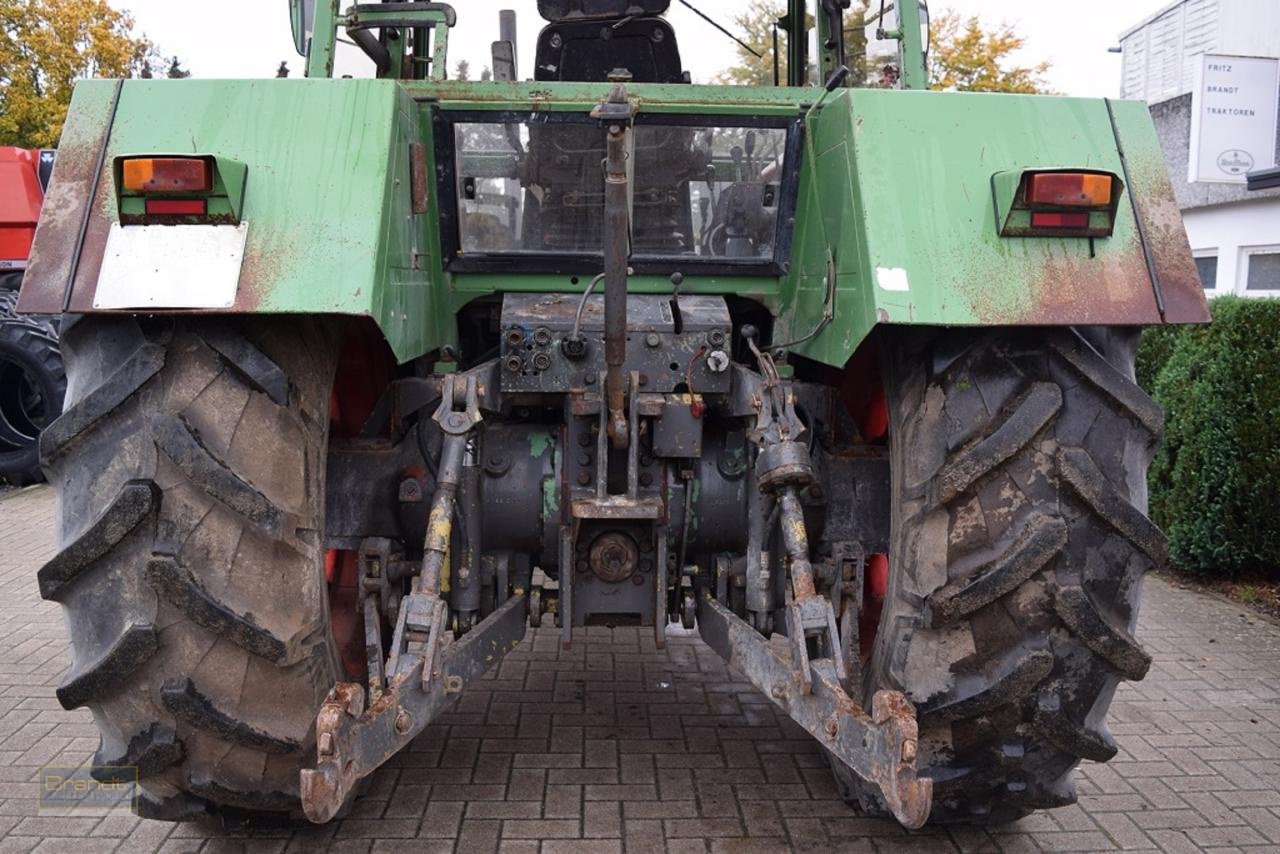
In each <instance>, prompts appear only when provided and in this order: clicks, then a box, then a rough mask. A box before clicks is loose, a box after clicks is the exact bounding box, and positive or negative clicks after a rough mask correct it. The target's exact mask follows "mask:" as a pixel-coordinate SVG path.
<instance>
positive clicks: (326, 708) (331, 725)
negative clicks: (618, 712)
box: [301, 371, 527, 823]
mask: <svg viewBox="0 0 1280 854" xmlns="http://www.w3.org/2000/svg"><path fill="white" fill-rule="evenodd" d="M478 376H479V372H478V371H477V372H471V373H469V374H464V375H451V376H449V377H447V378H446V380H445V382H444V383H443V387H442V389H441V391H442V394H441V402H440V407H439V409H437V410H436V413H435V415H434V420H435V421H436V423H437V424H438V425H439V426H440V429H441V430H442V431H443V432H444V444H443V447H442V449H441V454H440V457H441V459H440V467H439V477H438V479H437V484H436V491H435V495H434V497H433V499H432V502H431V513H430V517H429V519H428V523H427V536H426V541H425V543H424V544H423V560H422V568H421V571H420V572H419V574H418V576H417V577H416V578H415V579H414V580H413V590H412V592H411V593H410V594H409V595H408V596H406V597H405V598H404V600H403V601H402V602H401V605H400V611H399V616H398V620H397V622H396V627H395V632H394V634H393V636H392V641H391V656H390V659H389V661H388V663H387V668H386V679H387V683H388V684H386V685H385V687H384V686H383V685H382V684H381V681H382V674H381V671H380V669H378V670H375V669H371V670H370V673H371V684H370V691H369V696H368V697H367V698H366V692H365V689H364V688H363V687H362V686H361V685H358V684H356V683H354V682H339V683H338V684H337V685H335V686H334V687H333V689H332V690H331V691H330V692H329V696H328V697H327V698H326V699H325V701H324V704H323V705H322V706H321V707H320V712H319V714H318V715H317V716H316V754H317V763H316V767H315V768H314V769H312V768H306V769H303V771H302V779H301V794H302V809H303V812H304V813H306V816H307V818H309V819H310V820H311V821H314V822H318V823H322V822H326V821H329V820H330V819H332V818H333V817H334V816H335V815H337V814H338V812H339V810H341V809H342V806H343V805H344V804H345V803H346V802H347V800H348V799H349V798H350V797H351V795H352V793H353V792H354V791H355V786H356V784H357V783H358V782H359V781H360V780H361V779H362V778H364V777H366V776H368V775H369V774H371V773H372V772H373V771H375V770H376V769H377V768H378V767H379V766H380V765H382V764H383V763H384V762H386V761H387V760H388V759H390V758H391V757H392V756H394V755H395V754H396V753H397V752H398V751H400V750H401V749H402V748H403V747H404V746H405V745H406V744H408V743H409V742H410V741H411V740H412V739H413V738H414V736H416V735H417V734H418V733H420V732H421V731H422V730H423V729H425V728H426V726H427V724H428V723H430V722H431V721H432V720H433V719H434V718H435V717H436V716H438V715H439V714H440V713H441V712H443V711H444V710H445V708H446V706H447V705H448V704H449V703H450V702H451V701H452V700H453V699H454V697H455V696H456V695H457V694H459V693H461V691H462V689H463V688H464V687H466V685H467V684H468V683H469V682H471V681H472V680H474V679H476V678H478V677H479V676H480V675H482V674H483V673H484V672H485V671H486V670H488V669H489V667H490V666H492V665H493V664H494V663H496V662H497V661H498V660H500V659H501V658H502V657H503V656H504V655H506V654H507V653H508V652H510V651H511V650H512V649H513V648H515V646H516V645H517V644H519V643H520V641H521V640H523V639H524V633H525V624H526V617H527V602H526V599H525V597H523V596H516V597H512V598H510V599H508V600H507V601H506V602H505V603H504V604H503V605H502V606H501V607H499V608H498V609H497V610H496V611H494V612H493V613H492V614H490V615H489V616H488V617H487V618H486V619H485V620H484V621H483V622H481V623H480V624H479V625H478V626H476V627H475V628H474V629H472V630H471V632H470V633H468V634H467V635H465V636H464V637H463V638H462V639H461V640H458V641H454V642H452V643H450V641H453V635H452V633H451V632H449V631H448V625H447V622H448V616H449V609H448V606H447V604H446V603H445V601H444V599H442V598H441V596H440V576H441V572H442V570H443V568H444V562H445V560H446V559H447V556H448V553H449V541H450V537H451V535H452V520H453V508H454V503H455V501H456V498H457V489H458V482H459V478H460V472H461V467H462V458H463V454H464V452H465V449H466V443H467V439H468V437H469V436H470V435H471V434H472V433H473V431H474V430H475V428H476V427H477V426H478V425H479V424H480V420H481V418H480V408H479V395H478V393H477V382H478V379H477V377H478ZM459 385H462V387H461V388H459ZM459 402H461V403H462V405H463V408H462V409H461V410H459V409H456V408H455V407H456V405H457V404H458V403H459ZM374 610H375V612H376V609H374ZM366 615H367V616H366V619H369V616H368V611H366Z"/></svg>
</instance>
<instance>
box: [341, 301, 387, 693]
mask: <svg viewBox="0 0 1280 854" xmlns="http://www.w3.org/2000/svg"><path fill="white" fill-rule="evenodd" d="M395 370H396V362H395V358H394V357H393V356H392V354H391V351H390V349H389V348H388V347H387V342H386V341H385V340H384V339H383V337H382V333H380V332H379V331H378V327H377V326H375V325H374V324H373V323H369V322H363V321H357V322H356V323H353V324H352V325H351V326H350V327H349V329H348V331H347V337H346V339H345V340H344V341H343V345H342V358H341V359H339V361H338V374H337V376H336V377H335V378H334V383H333V393H332V395H331V396H330V401H329V436H330V440H331V441H332V440H333V439H350V438H352V437H354V436H356V435H358V434H359V432H360V429H361V428H362V427H364V423H365V421H367V420H368V418H369V415H370V414H371V413H372V412H373V408H374V406H376V405H377V403H378V399H379V398H380V397H381V396H382V393H383V391H385V390H386V388H387V386H389V385H390V384H391V381H392V380H394V379H395ZM324 574H325V581H326V582H328V585H329V621H330V624H331V625H332V627H333V637H334V640H335V641H336V642H337V645H338V653H339V655H340V656H341V657H342V663H343V666H344V667H345V668H346V671H347V675H348V676H349V677H350V678H353V679H358V680H359V681H362V682H363V681H364V680H365V679H366V678H367V677H368V666H369V665H368V660H367V659H366V657H365V638H364V614H363V611H362V609H361V607H360V601H359V599H358V596H359V591H358V589H357V587H358V586H359V584H360V555H359V554H358V553H356V552H353V551H345V550H339V549H331V550H329V551H328V552H327V553H326V554H325V563H324Z"/></svg>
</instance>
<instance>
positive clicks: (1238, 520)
mask: <svg viewBox="0 0 1280 854" xmlns="http://www.w3.org/2000/svg"><path fill="white" fill-rule="evenodd" d="M1212 310H1213V324H1212V325H1210V326H1203V327H1184V328H1177V329H1169V328H1165V329H1152V330H1148V331H1147V332H1146V333H1144V336H1143V340H1142V344H1141V346H1140V348H1139V360H1138V361H1139V365H1138V378H1139V381H1140V382H1142V383H1143V384H1144V386H1145V387H1146V388H1147V389H1148V390H1149V391H1151V392H1152V393H1153V395H1154V397H1155V398H1156V400H1157V401H1158V402H1159V403H1160V405H1162V406H1163V407H1164V409H1165V441H1164V446H1163V447H1162V449H1161V451H1160V453H1159V454H1158V455H1157V457H1156V459H1155V462H1154V464H1153V465H1152V468H1151V476H1150V486H1151V516H1152V518H1153V519H1154V520H1155V521H1156V523H1157V524H1159V525H1160V526H1161V527H1162V528H1163V529H1164V531H1165V533H1166V534H1167V535H1168V537H1169V547H1170V556H1171V559H1172V562H1173V564H1174V565H1175V566H1176V567H1179V568H1182V569H1186V570H1191V571H1195V572H1202V573H1212V574H1233V573H1239V572H1244V571H1253V570H1263V571H1280V300H1254V299H1242V298H1239V297H1222V298H1219V299H1216V300H1214V301H1213V303H1212Z"/></svg>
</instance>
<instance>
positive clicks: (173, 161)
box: [124, 157, 213, 193]
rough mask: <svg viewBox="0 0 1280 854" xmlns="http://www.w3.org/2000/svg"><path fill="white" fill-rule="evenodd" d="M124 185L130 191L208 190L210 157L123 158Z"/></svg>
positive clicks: (197, 191) (211, 179)
mask: <svg viewBox="0 0 1280 854" xmlns="http://www.w3.org/2000/svg"><path fill="white" fill-rule="evenodd" d="M124 188H125V189H126V190H128V191H129V192H131V193H207V192H209V191H210V190H212V189H213V170H212V169H211V168H210V166H209V161H207V160H199V159H196V158H192V157H140V158H135V159H133V160H126V161H125V162H124Z"/></svg>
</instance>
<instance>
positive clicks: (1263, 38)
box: [1120, 0, 1280, 296]
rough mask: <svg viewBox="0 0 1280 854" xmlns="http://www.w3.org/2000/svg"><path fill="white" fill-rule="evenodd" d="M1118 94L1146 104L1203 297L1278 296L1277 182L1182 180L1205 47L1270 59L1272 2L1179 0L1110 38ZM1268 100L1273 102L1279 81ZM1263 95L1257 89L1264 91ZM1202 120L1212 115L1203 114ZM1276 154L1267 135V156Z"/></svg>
mask: <svg viewBox="0 0 1280 854" xmlns="http://www.w3.org/2000/svg"><path fill="white" fill-rule="evenodd" d="M1120 45H1121V49H1122V51H1123V53H1124V65H1123V71H1122V81H1121V97H1124V98H1134V99H1143V100H1146V101H1147V102H1149V103H1150V104H1151V115H1152V118H1154V119H1155V123H1156V130H1157V132H1158V133H1159V135H1160V143H1161V146H1162V147H1163V148H1164V153H1165V159H1166V161H1167V162H1168V164H1169V174H1170V177H1171V178H1172V179H1173V184H1174V190H1175V192H1176V194H1177V197H1178V205H1179V207H1181V208H1182V216H1183V220H1184V222H1185V223H1186V228H1187V236H1188V238H1189V239H1190V241H1191V248H1192V250H1193V251H1194V252H1195V255H1196V260H1197V266H1198V267H1199V268H1200V274H1201V279H1202V280H1203V281H1204V284H1205V288H1206V290H1207V291H1208V292H1209V293H1210V294H1211V295H1219V294H1229V293H1235V294H1244V295H1248V296H1264V295H1266V296H1280V189H1276V190H1260V191H1255V192H1252V193H1250V192H1249V191H1248V189H1247V188H1246V187H1245V185H1244V183H1242V182H1238V183H1224V182H1221V181H1205V180H1196V181H1191V180H1189V168H1188V164H1189V161H1190V159H1191V155H1192V148H1193V143H1192V125H1193V122H1192V111H1193V100H1194V99H1193V94H1192V93H1193V91H1194V90H1195V89H1196V86H1197V80H1198V78H1197V71H1198V69H1199V68H1200V67H1201V65H1202V59H1203V56H1204V55H1205V54H1213V55H1221V56H1230V57H1265V58H1280V0H1179V2H1176V3H1172V4H1170V5H1169V6H1166V7H1165V8H1163V9H1161V10H1160V11H1158V12H1156V13H1155V14H1154V15H1151V16H1150V17H1148V18H1147V19H1146V20H1144V21H1142V22H1141V23H1139V24H1137V25H1136V26H1134V27H1132V28H1130V29H1129V30H1127V31H1125V32H1124V33H1123V34H1122V35H1121V36H1120ZM1275 88H1276V91H1274V92H1272V93H1271V95H1270V97H1271V98H1272V100H1271V102H1270V104H1269V105H1266V104H1264V108H1265V109H1270V108H1271V107H1275V108H1276V109H1277V110H1280V106H1277V105H1280V84H1278V85H1277V86H1276V87H1275ZM1263 97H1264V101H1265V92H1264V95H1263ZM1204 121H1206V122H1207V121H1212V119H1208V118H1206V119H1204ZM1277 158H1280V134H1277V138H1276V144H1275V146H1274V151H1272V152H1271V156H1270V160H1271V162H1269V163H1268V162H1265V161H1266V157H1263V158H1262V162H1256V163H1255V164H1254V165H1253V167H1252V168H1253V169H1262V168H1265V167H1268V166H1273V165H1275V164H1276V162H1277Z"/></svg>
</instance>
